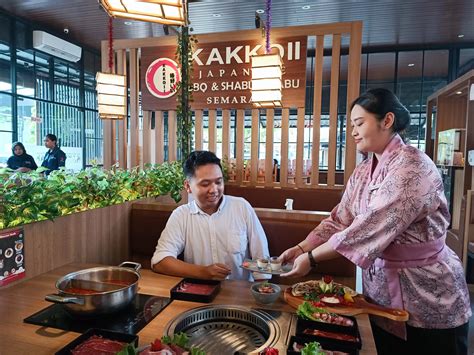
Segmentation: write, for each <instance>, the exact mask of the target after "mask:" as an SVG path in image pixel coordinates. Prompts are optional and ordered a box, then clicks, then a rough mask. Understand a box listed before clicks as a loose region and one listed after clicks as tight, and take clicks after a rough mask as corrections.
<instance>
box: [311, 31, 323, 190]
mask: <svg viewBox="0 0 474 355" xmlns="http://www.w3.org/2000/svg"><path fill="white" fill-rule="evenodd" d="M323 60H324V35H321V36H317V37H316V54H315V58H314V95H313V146H312V147H311V160H312V161H311V186H312V187H316V186H318V185H319V145H320V141H321V107H322V100H323Z"/></svg>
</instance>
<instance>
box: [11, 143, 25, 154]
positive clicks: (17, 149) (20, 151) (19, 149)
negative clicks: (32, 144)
mask: <svg viewBox="0 0 474 355" xmlns="http://www.w3.org/2000/svg"><path fill="white" fill-rule="evenodd" d="M13 152H14V153H15V155H22V154H23V149H21V147H20V146H19V145H16V146H15V148H13Z"/></svg>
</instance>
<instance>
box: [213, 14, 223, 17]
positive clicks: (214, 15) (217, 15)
mask: <svg viewBox="0 0 474 355" xmlns="http://www.w3.org/2000/svg"><path fill="white" fill-rule="evenodd" d="M221 16H222V15H221V14H212V17H221Z"/></svg>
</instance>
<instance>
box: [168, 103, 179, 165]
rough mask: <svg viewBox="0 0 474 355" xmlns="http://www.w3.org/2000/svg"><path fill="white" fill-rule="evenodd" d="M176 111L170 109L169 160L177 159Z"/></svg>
mask: <svg viewBox="0 0 474 355" xmlns="http://www.w3.org/2000/svg"><path fill="white" fill-rule="evenodd" d="M176 138H177V137H176V111H168V161H175V160H176V156H177V155H176V153H177V152H176V149H177V145H176Z"/></svg>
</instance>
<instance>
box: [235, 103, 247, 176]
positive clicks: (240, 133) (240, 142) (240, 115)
mask: <svg viewBox="0 0 474 355" xmlns="http://www.w3.org/2000/svg"><path fill="white" fill-rule="evenodd" d="M244 121H245V110H237V122H236V126H237V131H236V138H235V145H236V147H235V157H236V170H237V177H236V181H237V183H238V184H241V183H242V178H243V176H242V175H243V171H244Z"/></svg>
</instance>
